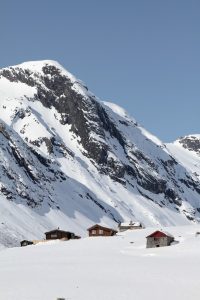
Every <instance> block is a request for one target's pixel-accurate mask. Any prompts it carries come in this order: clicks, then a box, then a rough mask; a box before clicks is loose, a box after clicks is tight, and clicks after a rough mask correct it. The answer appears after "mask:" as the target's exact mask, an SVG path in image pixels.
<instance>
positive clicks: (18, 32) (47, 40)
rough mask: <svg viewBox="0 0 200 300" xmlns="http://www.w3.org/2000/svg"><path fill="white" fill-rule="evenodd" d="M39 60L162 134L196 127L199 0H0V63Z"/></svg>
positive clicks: (199, 94) (199, 129) (199, 70)
mask: <svg viewBox="0 0 200 300" xmlns="http://www.w3.org/2000/svg"><path fill="white" fill-rule="evenodd" d="M41 59H53V60H57V61H59V62H60V63H61V64H62V65H63V66H64V67H65V68H66V69H68V70H69V71H70V72H72V73H73V74H74V75H76V76H77V77H78V78H80V79H82V80H83V81H84V82H85V83H86V84H87V85H88V87H89V88H90V90H92V91H93V92H94V93H95V94H96V95H97V96H98V97H100V98H102V99H103V100H107V101H112V102H115V103H117V104H119V105H121V106H122V107H124V108H126V110H127V111H128V112H129V113H130V114H131V115H132V116H134V117H135V118H136V119H137V121H138V122H139V123H140V124H142V125H143V126H144V127H145V128H146V129H148V130H149V131H151V132H152V133H154V134H155V135H157V136H158V137H159V138H161V139H162V140H163V141H172V140H174V139H176V138H177V137H179V136H183V135H186V134H189V133H200V121H199V119H200V118H199V112H200V1H199V0H187V1H186V0H167V1H166V0H123V1H122V0H121V1H120V0H101V1H100V0H98V1H97V0H75V1H73V0H54V1H53V0H40V1H38V0H34V1H29V0H26V1H25V0H17V1H16V0H13V1H11V0H5V1H3V0H0V67H4V66H8V65H13V64H17V63H20V62H23V61H28V60H41Z"/></svg>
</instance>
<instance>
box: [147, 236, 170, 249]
mask: <svg viewBox="0 0 200 300" xmlns="http://www.w3.org/2000/svg"><path fill="white" fill-rule="evenodd" d="M172 240H173V238H170V237H167V236H165V237H159V238H154V237H148V238H147V248H156V247H165V246H169V245H170V243H171V242H172Z"/></svg>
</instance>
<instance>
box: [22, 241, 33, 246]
mask: <svg viewBox="0 0 200 300" xmlns="http://www.w3.org/2000/svg"><path fill="white" fill-rule="evenodd" d="M20 244H21V247H24V246H28V245H33V242H32V241H27V240H23V241H21V242H20Z"/></svg>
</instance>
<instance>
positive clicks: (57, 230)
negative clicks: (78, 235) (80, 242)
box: [44, 229, 73, 234]
mask: <svg viewBox="0 0 200 300" xmlns="http://www.w3.org/2000/svg"><path fill="white" fill-rule="evenodd" d="M53 232H64V233H73V232H70V231H65V230H60V229H53V230H50V231H47V232H45V233H44V234H48V233H53Z"/></svg>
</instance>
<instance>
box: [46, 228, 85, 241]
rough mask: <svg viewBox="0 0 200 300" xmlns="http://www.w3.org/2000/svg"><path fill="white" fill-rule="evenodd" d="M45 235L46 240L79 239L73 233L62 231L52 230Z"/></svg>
mask: <svg viewBox="0 0 200 300" xmlns="http://www.w3.org/2000/svg"><path fill="white" fill-rule="evenodd" d="M45 235H46V240H57V239H65V240H70V239H76V238H80V237H78V236H76V235H75V234H74V233H73V232H70V231H64V230H60V229H54V230H51V231H48V232H45Z"/></svg>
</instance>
